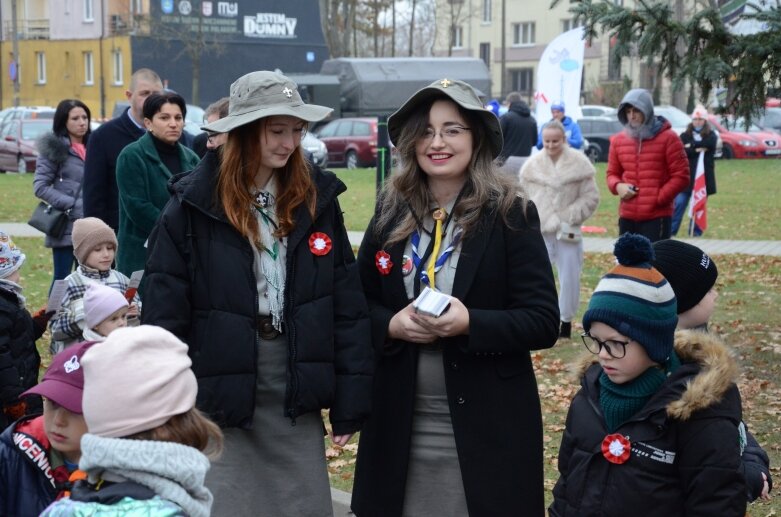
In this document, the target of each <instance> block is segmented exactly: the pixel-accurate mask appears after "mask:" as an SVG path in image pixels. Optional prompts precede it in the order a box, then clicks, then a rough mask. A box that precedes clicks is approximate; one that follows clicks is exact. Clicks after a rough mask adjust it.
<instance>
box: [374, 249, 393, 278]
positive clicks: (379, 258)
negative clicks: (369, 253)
mask: <svg viewBox="0 0 781 517" xmlns="http://www.w3.org/2000/svg"><path fill="white" fill-rule="evenodd" d="M374 265H375V266H377V270H378V271H379V272H380V274H381V275H389V274H390V272H391V268H392V267H393V262H391V258H390V255H388V252H387V251H383V250H380V251H378V252H377V254H376V255H374Z"/></svg>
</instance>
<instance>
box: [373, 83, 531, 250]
mask: <svg viewBox="0 0 781 517" xmlns="http://www.w3.org/2000/svg"><path fill="white" fill-rule="evenodd" d="M437 100H446V101H448V102H451V103H452V104H453V105H454V106H455V107H456V108H457V109H458V112H459V113H460V115H461V116H462V117H463V118H464V120H465V121H466V123H467V124H468V125H469V128H470V129H471V131H472V142H473V147H472V158H471V160H470V162H469V166H468V172H467V176H466V183H465V185H464V190H463V192H462V193H461V196H460V197H459V199H458V203H456V206H455V207H453V217H454V218H455V219H457V220H458V224H459V225H460V226H461V227H462V228H463V231H464V234H463V235H464V238H466V237H467V236H468V235H470V234H471V233H472V232H474V231H475V230H476V229H477V225H478V223H479V221H480V217H481V215H482V214H483V211H485V210H497V211H498V213H499V215H500V216H501V217H502V218H503V220H504V222H505V224H509V223H508V217H507V216H508V214H509V212H510V208H511V207H512V205H513V203H515V202H516V201H517V199H518V196H519V195H520V194H521V191H520V187H519V186H518V182H517V181H513V180H512V179H511V178H509V177H508V176H506V175H504V174H503V173H502V172H501V171H500V170H499V169H498V167H497V166H496V165H495V164H494V162H493V157H492V156H491V148H490V145H489V134H488V128H487V127H486V124H485V122H483V119H482V118H481V117H480V116H479V115H477V114H476V113H474V112H472V111H469V110H465V109H463V108H461V107H460V106H459V105H458V104H456V103H454V102H453V101H451V100H450V98H449V97H447V96H445V95H442V96H441V97H434V98H432V99H430V100H429V101H427V102H425V103H423V104H421V106H420V107H419V109H418V110H416V111H415V112H414V113H412V114H411V115H410V117H409V119H408V120H407V121H406V122H405V124H404V127H403V129H402V130H401V134H400V136H399V141H398V145H397V151H398V153H399V160H400V162H401V167H400V170H399V171H398V172H397V173H395V174H394V175H393V176H392V177H391V181H389V182H387V183H386V184H385V187H384V188H383V190H382V192H381V193H380V196H379V198H378V201H377V210H376V215H375V218H376V219H375V223H376V224H375V231H376V236H377V237H379V236H381V235H382V233H384V231H385V229H386V228H389V227H390V225H394V224H395V227H394V228H393V229H392V230H391V231H390V232H389V233H388V237H387V239H386V241H385V242H384V243H383V246H391V245H393V244H395V243H397V242H401V241H404V240H406V239H407V237H408V236H409V235H410V234H411V233H412V232H413V231H414V230H415V227H416V226H417V224H418V223H417V221H416V215H417V216H418V217H420V216H422V214H424V213H426V212H428V211H429V209H430V207H431V206H432V204H433V203H434V197H433V195H432V194H431V190H430V189H429V188H428V177H427V175H426V173H425V172H424V171H423V169H421V168H420V165H419V164H418V161H417V158H416V155H415V144H416V143H417V142H418V141H419V140H420V138H422V137H423V136H424V134H425V133H426V129H427V128H428V119H429V111H430V110H431V106H432V104H433V103H434V102H435V101H437ZM399 214H403V215H401V219H400V220H398V218H399Z"/></svg>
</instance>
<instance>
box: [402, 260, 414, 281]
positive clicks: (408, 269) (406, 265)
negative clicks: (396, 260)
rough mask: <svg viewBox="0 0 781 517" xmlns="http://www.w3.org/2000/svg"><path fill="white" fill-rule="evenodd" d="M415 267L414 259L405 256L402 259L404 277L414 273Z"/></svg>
mask: <svg viewBox="0 0 781 517" xmlns="http://www.w3.org/2000/svg"><path fill="white" fill-rule="evenodd" d="M414 266H415V264H414V262H412V259H411V258H410V257H408V256H407V255H404V256H403V257H401V274H402V275H404V276H407V275H409V274H410V273H412V269H413V267H414Z"/></svg>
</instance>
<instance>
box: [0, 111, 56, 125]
mask: <svg viewBox="0 0 781 517" xmlns="http://www.w3.org/2000/svg"><path fill="white" fill-rule="evenodd" d="M54 112H55V108H52V107H51V106H17V107H13V108H6V109H4V110H3V111H0V128H2V127H3V126H5V124H6V123H7V122H10V121H11V120H36V119H44V120H48V121H49V125H50V126H51V121H52V120H53V119H54Z"/></svg>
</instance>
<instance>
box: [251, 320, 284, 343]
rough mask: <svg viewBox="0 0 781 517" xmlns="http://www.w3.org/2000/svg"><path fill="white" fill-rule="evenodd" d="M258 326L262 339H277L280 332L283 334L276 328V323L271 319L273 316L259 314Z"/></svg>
mask: <svg viewBox="0 0 781 517" xmlns="http://www.w3.org/2000/svg"><path fill="white" fill-rule="evenodd" d="M257 326H258V334H260V339H265V340H266V341H270V340H272V339H276V338H277V337H278V336H279V335H280V334H282V333H281V332H280V331H278V330H277V329H275V328H274V323H273V320H272V319H271V316H263V315H258V317H257Z"/></svg>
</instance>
